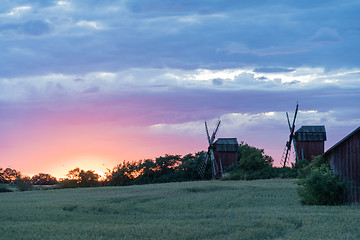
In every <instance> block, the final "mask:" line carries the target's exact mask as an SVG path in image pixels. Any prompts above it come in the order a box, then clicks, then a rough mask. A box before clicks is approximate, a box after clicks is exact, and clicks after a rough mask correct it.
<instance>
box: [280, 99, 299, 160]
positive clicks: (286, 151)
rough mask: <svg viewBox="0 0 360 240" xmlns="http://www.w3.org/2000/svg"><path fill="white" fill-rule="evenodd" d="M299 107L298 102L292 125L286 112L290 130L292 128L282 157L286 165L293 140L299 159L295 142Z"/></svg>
mask: <svg viewBox="0 0 360 240" xmlns="http://www.w3.org/2000/svg"><path fill="white" fill-rule="evenodd" d="M298 109H299V104H298V103H297V104H296V109H295V114H294V119H293V123H292V125H290V120H289V114H288V113H286V117H287V120H288V125H289V130H290V135H289V141H287V142H286V145H285V150H284V153H283V156H282V159H281V162H282V163H283V166H284V167H285V166H286V163H287V160H288V158H289V155H290V151H291V142H293V144H294V149H295V153H296V160H298V156H297V152H296V143H295V139H294V131H295V121H296V116H297V113H298Z"/></svg>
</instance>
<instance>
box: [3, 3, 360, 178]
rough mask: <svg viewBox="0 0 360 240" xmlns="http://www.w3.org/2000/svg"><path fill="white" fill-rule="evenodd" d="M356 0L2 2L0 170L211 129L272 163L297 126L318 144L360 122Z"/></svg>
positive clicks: (184, 142)
mask: <svg viewBox="0 0 360 240" xmlns="http://www.w3.org/2000/svg"><path fill="white" fill-rule="evenodd" d="M359 11H360V1H357V0H348V1H342V0H333V1H331V0H326V1H321V0H319V1H307V0H305V1H285V0H272V1H268V0H259V1H238V0H236V1H235V0H234V1H231V0H228V1H222V0H206V1H205V0H196V1H194V0H191V1H190V0H183V1H176V0H171V1H170V0H162V1H160V0H147V1H145V0H119V1H112V0H104V1H95V0H87V1H80V0H78V1H70V0H69V1H50V0H49V1H43V0H31V1H30V0H19V1H12V0H2V1H1V6H0V54H1V58H0V167H2V168H6V167H11V168H15V169H16V170H19V171H21V172H22V173H23V174H25V175H30V176H31V175H34V174H37V173H40V172H44V173H50V174H52V175H53V176H56V177H62V176H64V175H65V174H66V173H67V172H68V171H69V170H71V169H73V168H75V167H80V168H82V169H85V170H88V169H91V170H95V171H96V172H98V173H100V174H101V173H103V172H105V171H106V169H112V168H113V167H115V166H116V165H117V164H119V163H122V162H123V161H124V160H126V161H136V160H140V159H154V158H155V157H158V156H163V155H165V154H179V155H185V154H188V153H195V152H198V151H202V150H205V149H207V147H208V145H207V137H206V132H205V127H204V121H207V122H208V125H209V128H210V131H212V129H213V128H215V125H216V121H217V120H218V119H221V121H222V122H221V126H220V128H219V132H218V134H217V137H231V138H233V137H236V138H237V139H238V141H239V142H242V141H243V142H245V143H248V144H249V145H252V146H255V147H257V148H261V149H264V151H265V153H266V154H267V155H270V156H272V157H273V158H274V164H275V165H279V164H280V160H281V156H282V153H283V150H284V147H285V144H286V141H287V140H288V137H289V128H288V123H287V120H286V112H289V115H290V118H292V117H293V115H294V110H295V106H296V103H297V102H298V103H299V110H300V111H299V113H298V117H297V120H296V129H298V128H300V127H301V126H303V125H325V128H326V131H327V141H326V142H325V149H328V148H330V147H331V146H332V145H334V144H335V143H336V142H338V141H339V140H341V139H342V138H343V137H345V136H346V135H348V134H349V133H350V132H351V131H353V130H354V129H356V128H357V127H359V125H360V112H359V106H360V44H359V43H360V15H359V14H358V13H359Z"/></svg>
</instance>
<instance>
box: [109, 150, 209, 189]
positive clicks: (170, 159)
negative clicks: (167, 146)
mask: <svg viewBox="0 0 360 240" xmlns="http://www.w3.org/2000/svg"><path fill="white" fill-rule="evenodd" d="M204 156H205V153H204V152H199V153H196V154H195V155H193V154H188V155H185V156H184V157H181V156H179V155H165V156H162V157H158V158H156V159H155V161H153V160H150V159H147V160H143V161H139V162H133V163H129V162H123V163H122V164H119V165H117V166H116V167H115V168H114V169H113V170H112V171H110V172H109V173H108V176H107V180H108V183H109V184H110V185H121V186H126V185H132V184H148V183H164V182H179V181H193V180H199V179H200V177H199V174H198V172H197V169H198V166H199V164H200V162H201V161H203V159H204ZM208 172H210V171H208ZM206 177H209V178H210V177H211V173H210V174H209V173H206Z"/></svg>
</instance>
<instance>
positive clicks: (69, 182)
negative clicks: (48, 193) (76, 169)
mask: <svg viewBox="0 0 360 240" xmlns="http://www.w3.org/2000/svg"><path fill="white" fill-rule="evenodd" d="M58 187H59V188H77V187H79V184H78V182H77V180H73V179H64V180H61V181H60V182H59V184H58Z"/></svg>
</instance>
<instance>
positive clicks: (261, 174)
mask: <svg viewBox="0 0 360 240" xmlns="http://www.w3.org/2000/svg"><path fill="white" fill-rule="evenodd" d="M204 158H205V152H204V151H201V152H197V153H195V154H187V155H185V156H180V155H169V154H166V155H165V156H161V157H158V158H156V159H155V160H152V159H146V160H140V161H137V162H126V161H124V162H122V163H120V164H118V165H117V166H115V167H114V168H113V169H108V172H107V173H106V176H104V177H101V176H100V175H99V174H97V173H95V171H93V170H83V169H80V168H75V169H72V170H70V171H69V172H68V174H67V175H66V178H64V179H59V180H58V179H56V178H55V177H53V176H51V175H50V174H46V173H39V174H37V175H34V176H33V177H31V178H30V177H28V176H23V175H22V174H21V172H19V171H17V170H15V169H11V168H6V169H2V168H0V183H5V184H15V185H17V186H18V188H19V189H20V190H29V189H31V186H32V185H56V187H57V188H75V187H98V186H128V185H134V184H150V183H165V182H180V181H195V180H201V179H202V178H201V177H200V176H199V174H198V171H197V170H198V167H199V165H200V163H201V162H202V161H204ZM224 172H225V174H224V177H223V180H236V179H244V180H252V179H259V178H274V177H296V174H295V173H294V171H293V170H292V168H276V167H273V159H272V158H271V157H270V156H267V155H265V154H264V150H263V149H258V148H256V147H252V146H249V145H248V144H246V143H243V142H242V143H241V144H240V145H239V151H238V163H237V164H236V165H235V166H232V167H230V168H228V169H224ZM211 177H212V174H211V164H208V165H207V168H206V169H205V174H204V178H203V179H204V180H210V179H211ZM19 186H20V187H19Z"/></svg>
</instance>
